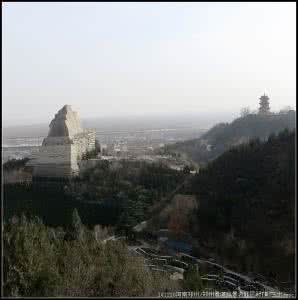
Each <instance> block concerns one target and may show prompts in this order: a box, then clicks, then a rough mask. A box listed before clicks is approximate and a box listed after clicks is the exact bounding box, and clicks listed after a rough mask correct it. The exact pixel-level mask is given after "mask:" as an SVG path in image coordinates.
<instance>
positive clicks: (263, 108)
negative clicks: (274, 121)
mask: <svg viewBox="0 0 298 300" xmlns="http://www.w3.org/2000/svg"><path fill="white" fill-rule="evenodd" d="M259 113H260V114H268V113H270V107H269V97H268V96H267V95H265V94H264V95H263V96H261V97H260V107H259Z"/></svg>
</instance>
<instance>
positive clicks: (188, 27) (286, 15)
mask: <svg viewBox="0 0 298 300" xmlns="http://www.w3.org/2000/svg"><path fill="white" fill-rule="evenodd" d="M2 45H3V46H2V63H3V65H2V88H3V90H2V111H3V112H2V126H11V125H22V124H37V123H48V121H49V120H51V119H52V118H53V115H54V114H55V113H56V112H57V111H58V110H59V109H60V108H62V106H63V105H64V104H69V105H71V106H72V107H73V108H74V110H76V111H78V112H79V114H80V117H81V118H82V119H88V118H101V117H117V116H119V117H120V116H121V117H124V116H134V115H135V116H154V115H159V116H162V115H179V114H184V115H187V114H198V115H200V114H201V115H208V114H217V115H231V116H232V115H233V116H235V115H237V114H238V115H239V113H240V110H241V108H243V107H250V109H251V110H257V109H258V106H259V98H260V96H261V95H263V94H264V93H266V94H267V95H268V96H269V98H270V108H271V110H272V111H278V110H280V109H282V108H284V107H285V106H292V107H293V108H295V109H296V3H293V2H292V3H290V2H288V3H282V2H279V3H276V2H274V3H256V2H255V3H229V2H225V3H204V2H202V3H177V2H175V3H169V2H167V3H91V2H89V3H83V2H73V3H65V2H64V3H50V2H45V3H33V2H31V3H29V2H28V3H2ZM218 121H221V120H218Z"/></svg>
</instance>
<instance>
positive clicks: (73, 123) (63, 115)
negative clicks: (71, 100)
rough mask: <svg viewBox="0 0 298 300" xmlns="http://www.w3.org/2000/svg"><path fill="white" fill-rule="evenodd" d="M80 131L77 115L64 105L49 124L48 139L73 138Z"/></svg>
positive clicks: (68, 106)
mask: <svg viewBox="0 0 298 300" xmlns="http://www.w3.org/2000/svg"><path fill="white" fill-rule="evenodd" d="M82 131H83V129H82V128H81V124H80V119H79V116H78V113H77V112H75V111H73V110H72V109H71V106H70V105H64V106H63V108H62V109H60V110H59V111H58V113H57V114H56V115H55V118H54V119H53V120H52V122H51V123H50V131H49V134H48V137H62V136H63V137H73V136H75V135H76V134H78V133H81V132H82Z"/></svg>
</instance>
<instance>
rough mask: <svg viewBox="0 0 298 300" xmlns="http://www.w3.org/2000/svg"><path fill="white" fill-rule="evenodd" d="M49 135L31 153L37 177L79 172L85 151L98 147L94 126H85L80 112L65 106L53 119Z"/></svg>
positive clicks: (68, 174) (34, 172)
mask: <svg viewBox="0 0 298 300" xmlns="http://www.w3.org/2000/svg"><path fill="white" fill-rule="evenodd" d="M49 127H50V130H49V133H48V136H47V137H46V138H45V139H44V140H43V142H42V146H41V147H40V149H39V151H38V152H37V153H36V154H35V155H34V156H33V157H32V160H31V161H30V165H32V166H33V167H34V170H33V176H34V177H69V176H73V175H76V174H78V171H79V167H78V161H80V160H81V158H82V155H83V154H84V153H86V152H88V151H91V150H94V149H95V130H93V129H82V127H81V124H80V119H79V116H78V113H77V112H75V111H73V110H72V109H71V107H70V106H69V105H65V106H63V108H62V109H60V110H59V111H58V113H57V114H56V115H55V117H54V119H53V120H52V121H51V123H50V126H49Z"/></svg>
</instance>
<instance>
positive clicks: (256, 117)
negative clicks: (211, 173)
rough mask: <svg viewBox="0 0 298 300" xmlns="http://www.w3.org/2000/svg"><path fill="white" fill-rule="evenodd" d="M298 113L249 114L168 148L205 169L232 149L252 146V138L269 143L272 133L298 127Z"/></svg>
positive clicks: (169, 150) (167, 149)
mask: <svg viewBox="0 0 298 300" xmlns="http://www.w3.org/2000/svg"><path fill="white" fill-rule="evenodd" d="M295 122H296V112H295V111H293V110H289V111H288V112H284V113H279V114H266V115H262V114H248V115H245V116H243V117H241V118H237V119H235V120H234V121H233V122H231V123H219V124H217V125H215V126H214V127H213V128H211V129H210V130H209V131H207V132H206V133H205V134H204V135H203V136H202V137H200V138H199V139H195V140H189V141H185V142H181V143H177V144H174V145H169V146H167V147H166V148H165V151H166V152H170V153H177V152H178V153H183V154H186V155H187V156H188V157H189V158H191V159H192V160H194V161H195V162H197V163H199V164H200V165H204V164H205V163H206V162H208V161H210V160H213V159H215V158H216V157H217V156H218V155H220V154H221V153H223V152H224V151H226V150H228V149H229V148H230V147H231V146H233V145H237V144H241V143H245V142H248V141H249V140H250V139H252V138H257V137H258V138H260V139H261V140H264V139H267V138H268V136H269V135H270V134H271V133H278V132H279V131H281V130H283V129H285V128H288V129H293V128H295V126H296V123H295Z"/></svg>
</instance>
